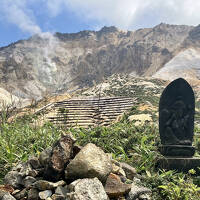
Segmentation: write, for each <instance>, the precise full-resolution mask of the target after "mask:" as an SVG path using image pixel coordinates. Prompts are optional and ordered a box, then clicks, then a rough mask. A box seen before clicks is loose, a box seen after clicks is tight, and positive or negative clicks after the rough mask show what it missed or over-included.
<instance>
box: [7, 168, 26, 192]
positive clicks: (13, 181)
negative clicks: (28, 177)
mask: <svg viewBox="0 0 200 200" xmlns="http://www.w3.org/2000/svg"><path fill="white" fill-rule="evenodd" d="M4 183H5V184H8V185H11V186H12V187H14V188H20V187H21V186H22V185H23V179H22V174H20V173H19V172H17V171H10V172H8V173H7V174H6V176H5V178H4Z"/></svg>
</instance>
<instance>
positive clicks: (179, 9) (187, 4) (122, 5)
mask: <svg viewBox="0 0 200 200" xmlns="http://www.w3.org/2000/svg"><path fill="white" fill-rule="evenodd" d="M161 22H164V23H169V24H186V25H198V24H199V23H200V1H198V0H166V1H163V0H0V46H5V45H8V44H10V43H11V42H15V41H17V40H19V39H26V38H28V37H30V36H31V35H33V34H40V33H43V32H51V33H53V32H63V33H67V32H70V33H71V32H78V31H81V30H86V29H87V30H88V29H89V30H99V29H100V28H102V27H103V26H112V25H114V26H116V27H118V28H119V29H123V30H135V29H138V28H145V27H153V26H155V25H157V24H159V23H161Z"/></svg>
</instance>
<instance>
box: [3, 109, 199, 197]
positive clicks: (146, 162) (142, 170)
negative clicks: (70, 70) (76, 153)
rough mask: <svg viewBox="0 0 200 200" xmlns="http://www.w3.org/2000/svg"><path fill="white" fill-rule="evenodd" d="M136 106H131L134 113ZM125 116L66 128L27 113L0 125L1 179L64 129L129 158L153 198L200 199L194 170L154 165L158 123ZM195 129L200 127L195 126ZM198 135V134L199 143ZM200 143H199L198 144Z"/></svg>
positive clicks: (117, 156)
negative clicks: (107, 123) (39, 124)
mask: <svg viewBox="0 0 200 200" xmlns="http://www.w3.org/2000/svg"><path fill="white" fill-rule="evenodd" d="M134 112H137V109H132V113H134ZM127 118H128V114H127V116H124V118H123V119H122V121H121V122H118V123H115V124H112V125H111V126H109V127H96V128H88V129H84V128H78V129H74V128H70V129H68V130H64V129H62V128H57V127H55V126H54V125H52V124H50V123H47V124H45V125H43V126H42V127H37V126H36V125H35V124H34V119H33V117H32V116H26V117H23V118H21V119H18V120H16V121H14V122H12V123H6V122H5V123H3V124H1V127H0V167H1V172H0V181H1V182H2V179H3V177H4V175H5V174H6V173H7V172H8V171H9V170H10V168H11V167H12V166H14V165H16V163H17V162H19V161H26V160H27V159H28V157H29V156H30V155H36V156H37V155H38V154H39V153H40V152H41V151H42V150H43V149H44V148H46V147H48V146H51V145H52V144H53V143H54V142H55V141H56V140H57V139H58V138H59V137H60V135H61V133H62V132H63V131H64V132H71V133H72V134H73V135H74V136H75V137H76V139H77V142H78V143H79V144H80V145H85V144H87V143H89V142H91V143H94V144H96V145H97V146H99V147H101V148H102V149H103V150H104V151H105V152H106V153H111V154H112V156H113V158H114V159H116V160H118V161H123V162H127V163H129V164H130V165H132V166H133V167H135V168H136V169H137V172H138V173H139V174H140V175H141V176H142V182H141V184H142V185H144V186H147V187H149V188H151V190H152V192H153V197H152V198H153V199H155V200H161V199H166V200H167V199H169V200H192V199H196V200H197V199H199V194H200V193H199V185H200V178H198V177H193V175H192V173H193V172H192V173H188V174H182V173H176V172H175V171H168V172H165V171H161V170H158V169H156V168H155V164H156V160H157V159H158V157H159V156H160V155H159V152H158V150H157V146H158V144H159V143H160V140H159V133H158V128H157V126H154V125H149V124H148V123H147V124H144V125H143V126H140V127H135V126H134V123H130V122H128V120H127ZM195 131H196V132H198V133H199V132H200V129H198V128H195ZM198 143H199V138H195V145H197V146H198ZM199 146H200V145H199Z"/></svg>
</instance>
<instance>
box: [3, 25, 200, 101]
mask: <svg viewBox="0 0 200 200" xmlns="http://www.w3.org/2000/svg"><path fill="white" fill-rule="evenodd" d="M198 30H199V27H192V26H184V25H181V26H178V25H168V24H163V23H162V24H160V25H158V26H156V27H154V28H146V29H139V30H136V31H121V30H118V29H117V28H115V27H104V28H102V29H101V30H100V31H82V32H79V33H73V34H62V33H56V34H54V35H50V34H42V35H35V36H33V37H31V38H30V39H28V40H21V41H18V42H16V43H14V44H11V45H9V46H7V47H3V48H0V84H1V87H2V88H4V89H5V90H7V91H8V92H10V93H11V94H13V95H15V96H17V97H20V98H22V99H26V98H28V99H40V98H42V97H43V96H45V95H46V94H52V93H63V92H73V91H75V90H77V89H80V88H85V87H90V86H92V85H93V84H94V83H95V82H96V83H99V82H101V81H102V80H103V79H104V78H106V77H109V76H111V75H112V74H115V73H129V74H135V75H139V76H141V75H142V76H152V75H154V74H155V73H156V72H157V71H158V70H159V69H161V68H162V67H163V66H164V65H165V64H166V63H168V62H169V61H170V60H171V59H172V58H173V57H174V56H176V55H177V54H179V52H181V51H182V50H185V49H187V48H192V47H195V48H197V47H198V46H200V45H199V43H196V42H195V41H196V40H198V38H199V37H198V34H199V32H198Z"/></svg>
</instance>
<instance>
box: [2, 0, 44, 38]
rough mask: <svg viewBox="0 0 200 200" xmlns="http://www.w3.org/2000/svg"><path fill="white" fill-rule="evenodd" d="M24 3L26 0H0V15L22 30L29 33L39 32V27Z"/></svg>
mask: <svg viewBox="0 0 200 200" xmlns="http://www.w3.org/2000/svg"><path fill="white" fill-rule="evenodd" d="M26 3H27V1H26V0H14V1H13V0H1V2H0V9H1V13H0V17H1V19H2V20H6V21H8V22H10V23H12V24H15V25H16V26H18V27H19V28H20V29H21V30H22V31H23V32H28V33H30V34H36V33H41V29H40V27H39V26H38V25H37V24H36V22H35V20H34V14H33V12H32V11H31V10H30V9H29V8H28V7H27V4H26Z"/></svg>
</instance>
